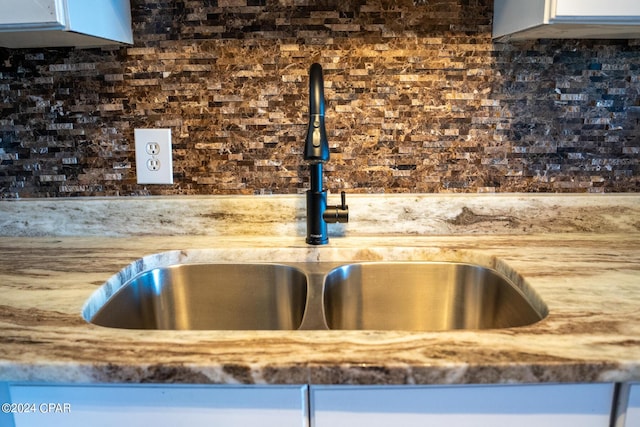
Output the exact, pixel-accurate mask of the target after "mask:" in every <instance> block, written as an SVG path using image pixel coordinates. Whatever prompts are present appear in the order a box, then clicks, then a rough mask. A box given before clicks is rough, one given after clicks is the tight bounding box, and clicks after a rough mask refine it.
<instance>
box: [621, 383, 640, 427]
mask: <svg viewBox="0 0 640 427" xmlns="http://www.w3.org/2000/svg"><path fill="white" fill-rule="evenodd" d="M620 400H621V402H620V408H619V413H618V418H617V419H616V424H615V426H616V427H640V384H638V383H631V384H624V385H623V386H622V389H621V393H620Z"/></svg>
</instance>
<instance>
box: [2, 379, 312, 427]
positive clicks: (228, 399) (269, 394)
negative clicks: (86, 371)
mask: <svg viewBox="0 0 640 427" xmlns="http://www.w3.org/2000/svg"><path fill="white" fill-rule="evenodd" d="M10 394H11V401H12V403H13V404H15V405H16V410H17V412H16V413H14V414H13V415H14V422H15V427H42V426H47V427H81V426H82V427H84V426H92V427H113V426H122V427H137V426H140V427H148V426H153V427H165V426H166V427H175V426H189V427H198V426H216V427H227V426H229V427H231V426H233V427H236V426H251V425H255V426H261V427H262V426H265V427H303V426H306V425H307V423H306V419H307V410H306V386H269V387H267V386H265V387H259V386H257V387H240V386H238V387H235V386H200V385H184V386H183V385H179V386H178V385H173V386H168V385H144V386H141V385H99V386H95V385H81V386H80V385H57V386H56V385H54V386H51V385H27V384H10ZM21 405H22V406H21ZM30 405H34V406H30ZM25 408H29V409H26V412H25ZM32 409H33V411H32ZM20 410H22V412H20Z"/></svg>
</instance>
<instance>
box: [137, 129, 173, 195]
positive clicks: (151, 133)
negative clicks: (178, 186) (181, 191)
mask: <svg viewBox="0 0 640 427" xmlns="http://www.w3.org/2000/svg"><path fill="white" fill-rule="evenodd" d="M133 136H134V138H135V146H136V176H137V178H138V184H173V158H172V156H171V129H134V130H133ZM149 144H154V149H153V150H149V147H148V145H149ZM155 144H157V147H158V148H157V149H156V148H155V147H156V145H155ZM156 151H157V153H156ZM149 165H154V167H153V168H152V167H150V166H149Z"/></svg>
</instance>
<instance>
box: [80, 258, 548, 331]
mask: <svg viewBox="0 0 640 427" xmlns="http://www.w3.org/2000/svg"><path fill="white" fill-rule="evenodd" d="M121 276H123V277H130V276H129V275H128V274H125V273H122V272H121V273H119V274H118V275H116V276H114V277H115V278H118V277H121ZM513 276H514V277H517V275H516V274H514V275H513ZM514 280H516V281H518V280H519V279H517V278H516V279H514ZM518 283H520V282H518ZM114 287H115V288H116V289H117V290H116V291H115V292H114V291H113V290H112V289H113V288H114ZM83 313H84V314H83V316H84V318H85V320H87V321H88V322H91V323H93V324H96V325H100V326H106V327H111V328H125V329H175V330H326V329H336V330H401V331H443V330H453V329H494V328H509V327H516V326H525V325H530V324H533V323H535V322H537V321H539V320H541V319H543V318H544V317H545V316H546V314H547V309H546V306H545V305H544V303H543V302H542V301H541V300H540V298H538V296H537V295H536V294H535V292H534V291H533V290H531V289H530V288H529V287H528V286H527V285H526V284H524V283H520V286H517V285H516V284H514V283H512V282H511V281H510V280H509V279H507V278H506V277H505V276H503V275H502V274H501V273H499V272H497V271H495V270H493V269H490V268H486V267H483V266H480V265H475V264H463V263H453V262H413V261H411V262H354V263H349V264H345V263H339V262H299V263H296V262H292V263H259V262H256V263H235V264H234V263H202V264H188V263H187V264H175V265H170V266H167V267H161V268H155V269H151V270H147V271H144V272H140V273H139V274H137V275H136V276H135V277H133V278H132V279H130V280H128V281H125V282H124V283H123V282H117V281H115V282H111V283H108V284H105V285H104V286H103V287H102V288H100V289H99V290H97V291H96V292H95V293H94V294H93V295H92V296H91V297H90V298H89V300H88V301H87V303H86V304H85V309H84V311H83Z"/></svg>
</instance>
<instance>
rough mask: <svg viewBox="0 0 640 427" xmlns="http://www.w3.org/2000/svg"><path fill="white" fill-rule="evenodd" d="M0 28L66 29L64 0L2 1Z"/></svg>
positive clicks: (0, 3)
mask: <svg viewBox="0 0 640 427" xmlns="http://www.w3.org/2000/svg"><path fill="white" fill-rule="evenodd" d="M0 10H2V14H0V26H2V27H5V28H6V27H11V28H17V29H19V28H21V27H25V28H36V27H42V28H65V10H64V1H63V0H20V1H15V0H0Z"/></svg>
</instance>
